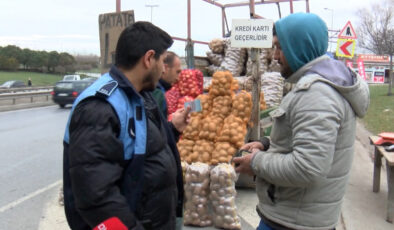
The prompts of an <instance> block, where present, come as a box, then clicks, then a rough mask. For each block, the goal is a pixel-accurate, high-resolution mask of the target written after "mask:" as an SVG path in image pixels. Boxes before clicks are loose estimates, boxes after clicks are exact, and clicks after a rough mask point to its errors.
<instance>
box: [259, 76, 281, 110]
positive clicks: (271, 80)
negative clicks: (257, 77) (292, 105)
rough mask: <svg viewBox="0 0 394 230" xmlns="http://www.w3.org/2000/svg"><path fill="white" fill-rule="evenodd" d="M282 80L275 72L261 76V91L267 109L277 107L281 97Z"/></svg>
mask: <svg viewBox="0 0 394 230" xmlns="http://www.w3.org/2000/svg"><path fill="white" fill-rule="evenodd" d="M283 86H284V78H283V77H282V76H281V75H280V73H277V72H267V73H264V74H263V75H262V76H261V89H262V91H263V92H264V99H265V102H266V104H267V108H271V107H275V106H279V104H280V102H281V101H282V97H283Z"/></svg>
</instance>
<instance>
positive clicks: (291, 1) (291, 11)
mask: <svg viewBox="0 0 394 230" xmlns="http://www.w3.org/2000/svg"><path fill="white" fill-rule="evenodd" d="M290 13H291V14H292V13H294V9H293V0H290Z"/></svg>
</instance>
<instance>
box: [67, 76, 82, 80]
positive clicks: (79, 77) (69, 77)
mask: <svg viewBox="0 0 394 230" xmlns="http://www.w3.org/2000/svg"><path fill="white" fill-rule="evenodd" d="M79 80H81V76H79V75H65V76H64V77H63V81H79Z"/></svg>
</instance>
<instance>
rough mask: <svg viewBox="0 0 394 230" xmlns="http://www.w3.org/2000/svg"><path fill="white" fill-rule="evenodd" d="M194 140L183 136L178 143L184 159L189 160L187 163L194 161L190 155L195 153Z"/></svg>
mask: <svg viewBox="0 0 394 230" xmlns="http://www.w3.org/2000/svg"><path fill="white" fill-rule="evenodd" d="M193 146H194V141H193V140H188V139H184V138H182V139H181V140H180V141H179V142H178V143H177V147H178V150H179V154H180V157H181V160H182V161H187V163H189V164H190V163H192V161H191V158H188V157H189V155H191V154H192V153H193Z"/></svg>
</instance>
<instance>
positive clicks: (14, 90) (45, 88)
mask: <svg viewBox="0 0 394 230" xmlns="http://www.w3.org/2000/svg"><path fill="white" fill-rule="evenodd" d="M52 90H53V86H37V87H23V88H11V89H0V94H3V93H18V92H34V91H52Z"/></svg>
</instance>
